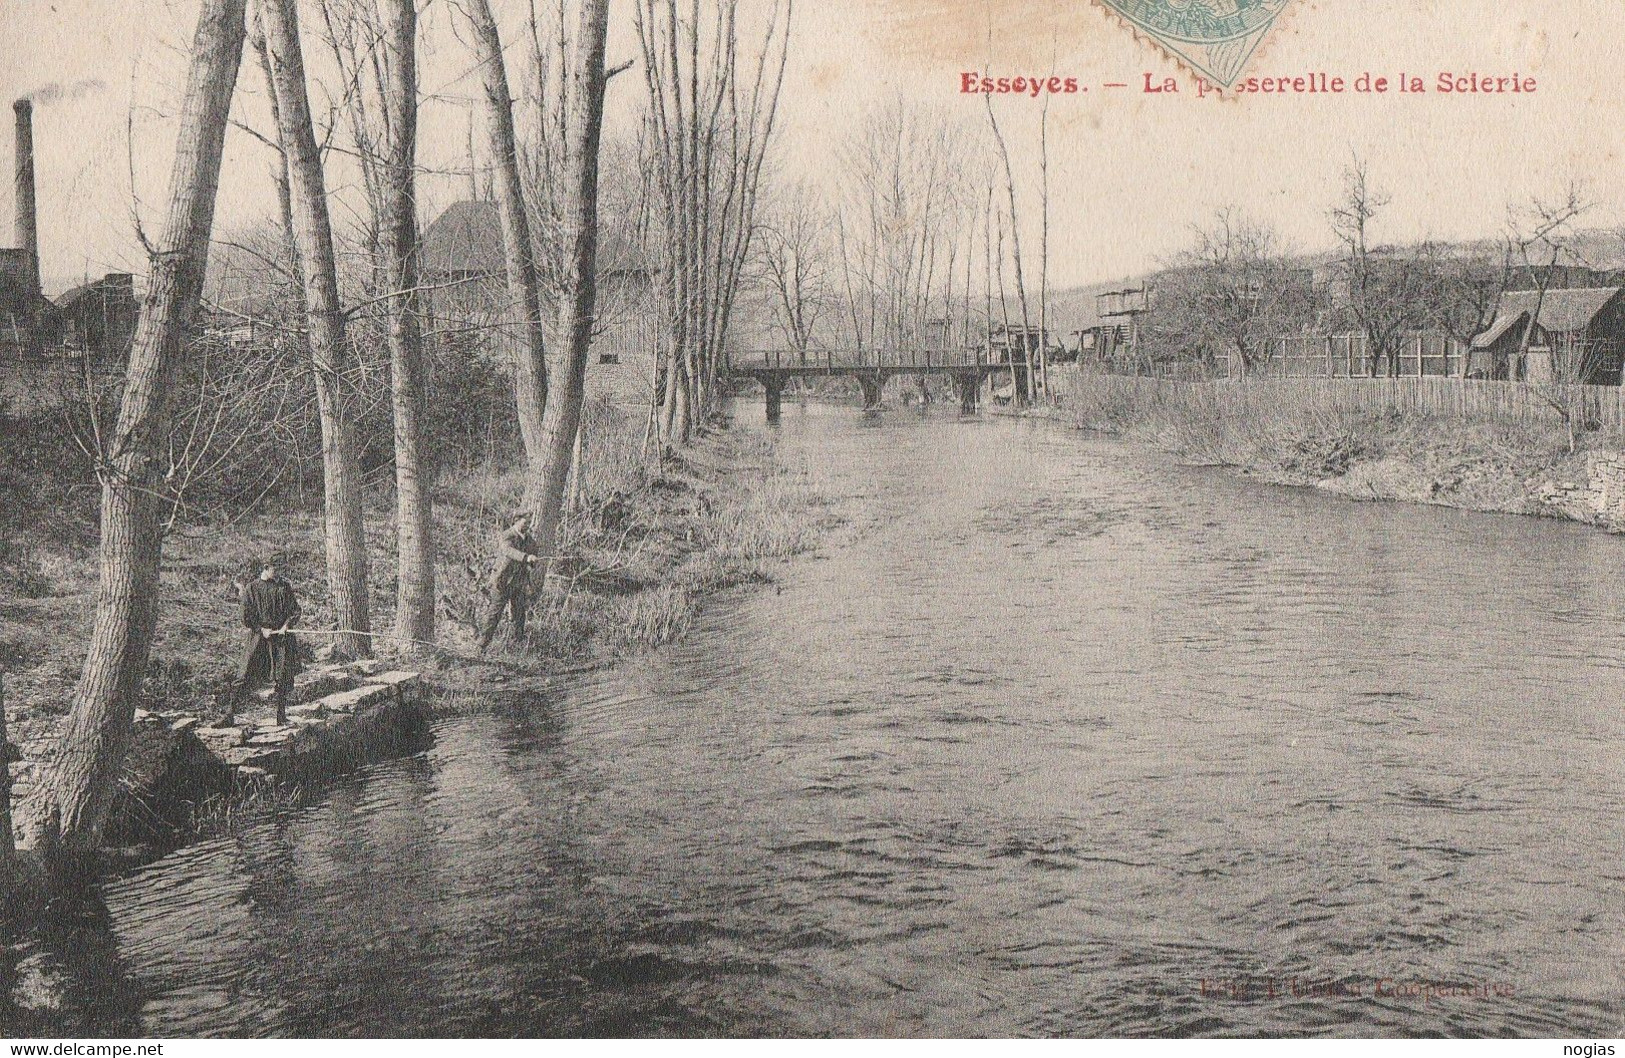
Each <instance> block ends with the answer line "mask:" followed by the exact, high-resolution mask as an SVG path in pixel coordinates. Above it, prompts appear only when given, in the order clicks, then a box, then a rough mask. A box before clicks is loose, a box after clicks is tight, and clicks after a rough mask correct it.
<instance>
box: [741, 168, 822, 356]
mask: <svg viewBox="0 0 1625 1058" xmlns="http://www.w3.org/2000/svg"><path fill="white" fill-rule="evenodd" d="M829 229H830V219H829V215H828V213H827V211H826V210H825V208H824V205H823V203H822V202H821V201H820V200H819V198H818V196H817V193H816V192H815V191H814V190H813V189H812V188H810V187H808V186H807V185H806V184H804V183H797V184H793V185H792V186H790V187H789V188H787V189H785V190H784V191H783V193H782V195H781V196H780V197H779V198H778V199H777V200H776V201H774V202H773V203H772V204H771V205H770V206H769V207H768V209H767V216H766V218H765V219H764V220H763V222H762V224H761V225H760V228H759V230H758V232H757V239H756V246H757V253H756V260H757V266H758V273H759V275H758V279H759V281H760V283H761V284H762V285H763V286H765V287H766V288H767V291H768V296H769V306H770V309H769V311H770V314H771V318H772V321H773V326H774V328H775V329H776V330H778V332H779V333H780V334H781V335H783V337H784V340H785V342H786V343H787V344H788V345H789V346H790V348H791V349H792V350H794V351H795V353H796V357H797V359H798V360H799V361H800V362H801V364H802V365H803V366H805V365H806V363H807V350H808V349H809V348H810V347H811V346H812V344H813V334H814V332H815V330H816V329H817V327H818V321H819V318H820V317H822V316H823V315H824V313H825V311H826V310H827V309H828V307H829V300H830V293H829V290H828V289H827V284H828V278H829V274H828V269H829V259H828V257H829V246H828V240H829V234H830V230H829Z"/></svg>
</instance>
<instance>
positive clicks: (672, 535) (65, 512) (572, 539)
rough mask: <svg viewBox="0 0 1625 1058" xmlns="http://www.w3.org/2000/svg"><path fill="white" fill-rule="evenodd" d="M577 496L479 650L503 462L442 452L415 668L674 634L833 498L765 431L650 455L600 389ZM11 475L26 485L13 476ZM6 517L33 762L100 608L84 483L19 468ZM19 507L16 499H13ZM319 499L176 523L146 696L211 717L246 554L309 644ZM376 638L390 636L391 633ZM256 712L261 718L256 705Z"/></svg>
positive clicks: (470, 694)
mask: <svg viewBox="0 0 1625 1058" xmlns="http://www.w3.org/2000/svg"><path fill="white" fill-rule="evenodd" d="M587 436H588V438H589V441H588V444H587V448H586V452H585V456H584V461H583V462H584V467H585V469H584V473H583V478H582V482H581V486H580V490H579V503H578V505H577V507H576V509H575V511H574V512H573V513H572V515H571V516H570V517H569V518H568V520H567V522H566V525H565V529H564V539H563V542H562V547H561V551H562V553H564V554H565V555H566V556H567V557H566V558H565V559H564V560H563V561H562V562H561V563H560V565H559V574H560V576H559V577H558V578H557V579H556V580H555V582H554V586H555V587H556V588H557V589H558V590H556V591H555V592H553V593H551V594H549V595H547V596H544V597H543V598H542V599H541V600H539V601H538V603H537V604H536V606H535V607H534V608H533V610H532V615H531V620H530V622H529V629H528V633H527V635H526V636H525V637H524V638H523V639H516V638H515V637H514V636H513V635H512V634H511V632H510V631H509V630H508V629H507V628H506V627H505V629H504V631H503V632H502V633H500V634H499V636H498V638H497V641H496V643H495V644H494V645H493V647H492V650H491V651H490V652H489V654H488V655H487V656H486V658H485V659H482V660H477V659H475V658H474V657H473V653H474V636H473V628H472V623H473V621H474V620H475V619H476V616H477V615H478V614H479V613H480V611H481V610H482V609H483V607H484V605H485V598H484V595H483V588H484V585H485V582H486V578H487V577H488V575H489V572H490V569H491V566H492V563H493V545H494V539H495V535H496V531H497V529H498V527H499V526H500V524H501V522H502V521H503V516H504V515H505V514H506V513H507V512H508V511H511V510H512V509H513V507H514V506H515V504H516V502H517V500H518V497H519V495H520V480H519V473H518V469H517V466H518V464H517V460H511V461H508V462H504V463H502V464H500V465H492V464H490V463H482V464H477V465H471V466H463V467H457V468H447V469H445V470H444V471H443V472H442V474H441V475H440V479H439V482H438V484H437V487H436V495H435V507H436V509H435V522H436V531H437V535H438V542H439V545H440V562H439V567H438V580H439V584H438V590H439V597H440V605H439V611H440V620H439V629H440V631H439V634H438V637H437V642H436V644H435V645H434V647H433V649H429V650H422V649H421V648H420V650H419V657H418V658H416V659H415V660H414V665H413V667H415V668H424V669H426V670H428V671H429V672H431V673H432V676H431V683H432V684H433V685H436V686H438V687H439V688H440V689H441V690H442V691H444V692H446V693H445V700H446V701H447V702H449V703H453V704H454V705H455V703H465V704H466V703H468V702H470V701H472V700H476V699H477V698H478V697H479V695H480V694H481V693H482V692H483V691H484V690H487V689H491V688H495V687H498V686H505V687H508V688H512V687H514V686H516V680H517V681H520V684H522V682H523V681H524V680H526V679H527V678H530V677H537V678H540V677H545V676H546V674H548V673H550V672H556V671H558V670H560V669H564V668H578V667H582V666H588V665H596V664H602V663H606V662H610V661H613V660H614V659H616V658H618V657H622V656H624V655H626V654H628V653H631V652H635V651H640V650H646V649H649V648H651V647H655V646H659V645H660V644H662V643H666V642H670V641H672V640H674V639H677V638H680V637H681V636H682V635H683V634H684V633H685V632H686V630H687V628H688V626H689V622H690V620H691V619H692V617H693V615H694V614H695V612H696V610H697V609H698V607H699V606H700V605H701V604H702V602H703V601H704V599H705V598H706V597H707V596H709V595H711V594H714V593H715V592H718V591H720V590H723V589H725V588H728V587H731V586H735V585H740V584H748V583H752V582H760V581H764V580H767V579H770V578H771V576H772V569H773V567H774V565H776V564H777V563H779V562H780V561H782V560H783V559H785V558H787V557H788V556H790V555H793V554H795V553H797V552H799V551H801V550H803V549H805V548H806V547H807V546H809V544H810V543H811V542H812V540H813V539H814V537H815V536H816V534H817V533H818V532H819V530H820V528H821V527H822V526H824V525H826V524H828V523H829V521H830V520H831V515H830V514H829V513H828V511H827V510H826V508H825V507H824V506H823V505H822V503H821V501H820V500H819V498H818V497H817V496H816V495H814V494H813V493H812V492H811V491H810V490H809V488H808V487H807V485H806V483H805V482H804V481H803V480H802V478H801V477H800V476H799V475H796V474H792V473H790V472H788V471H786V470H785V469H784V468H783V467H782V466H780V465H779V464H778V463H777V461H776V460H775V457H774V453H773V450H772V447H771V442H770V441H769V440H768V439H766V438H764V437H762V436H760V435H757V434H751V433H747V432H745V431H732V430H728V429H721V430H718V431H715V432H713V433H711V434H710V435H709V436H706V437H704V438H702V439H701V440H700V441H698V442H697V443H696V444H694V445H693V446H692V447H691V448H689V449H687V450H685V451H684V452H683V453H681V454H680V455H679V456H677V457H676V458H674V459H668V460H667V461H666V462H665V464H664V465H663V466H658V465H656V464H655V463H654V462H652V461H651V460H648V459H645V458H644V455H643V450H642V448H643V446H642V439H643V420H642V417H641V416H639V415H636V414H634V413H632V412H627V411H624V410H621V409H618V408H617V407H615V406H613V405H610V404H607V403H600V404H597V405H594V406H593V407H592V408H591V409H590V415H589V420H588V432H587ZM11 486H15V487H16V489H18V490H20V489H21V488H22V487H23V486H22V484H21V483H15V482H14V483H11V485H8V486H7V487H8V488H10V487H11ZM27 488H28V489H29V491H28V493H27V494H26V495H21V496H19V494H18V493H16V492H14V493H13V495H12V499H13V500H16V501H17V502H16V503H14V504H13V505H12V507H11V509H12V511H13V512H14V513H15V512H17V511H19V510H24V509H26V511H27V512H28V516H27V517H26V518H25V517H20V516H19V517H13V518H11V519H9V520H7V521H4V522H0V670H3V671H5V673H6V676H5V691H6V708H7V713H8V715H9V717H10V722H11V737H12V739H13V741H15V742H17V743H19V744H20V745H21V746H22V747H23V749H24V753H25V755H26V756H27V758H29V760H28V762H27V763H26V764H25V765H23V767H24V768H25V769H27V768H31V767H32V766H33V765H35V764H37V763H38V762H39V761H40V760H42V759H44V758H46V757H47V756H48V754H49V751H50V748H51V746H52V744H53V742H54V739H55V733H56V730H57V727H58V724H59V722H60V720H61V718H62V717H63V716H64V715H65V713H66V711H67V708H68V706H69V704H70V702H71V699H72V694H73V690H74V686H75V683H76V682H77V679H78V676H79V670H80V667H81V665H82V663H83V660H84V652H85V645H86V641H87V639H88V635H89V626H90V621H91V618H92V615H93V611H94V605H95V594H96V582H97V556H96V549H95V491H94V489H93V488H85V487H84V483H83V482H73V481H68V482H62V481H53V480H52V479H51V476H50V475H47V476H46V477H45V478H43V479H41V478H31V479H30V482H29V483H28V484H27ZM24 504H26V505H27V506H26V507H24V506H23V505H24ZM367 525H368V536H369V545H370V546H369V557H370V559H371V590H372V602H373V628H374V629H377V630H381V631H384V632H387V631H388V630H389V629H390V628H391V627H392V620H393V614H392V607H393V602H394V592H395V584H394V570H395V540H394V527H393V499H392V496H391V495H390V493H389V490H388V482H387V479H386V480H385V481H384V482H382V483H381V484H380V485H379V486H378V487H376V488H375V489H374V491H373V494H372V495H371V497H370V511H369V516H368V519H367ZM321 534H322V522H321V515H320V512H319V511H317V510H310V509H299V508H296V507H291V506H284V505H281V504H277V503H271V504H268V505H267V506H266V507H265V509H263V510H261V511H259V512H258V513H256V514H254V515H252V516H247V517H243V518H240V519H239V520H236V521H230V520H223V521H218V522H214V523H209V524H182V525H179V526H177V527H176V528H175V529H174V531H172V533H171V534H170V536H169V538H168V540H167V542H166V545H165V554H164V568H163V576H162V586H163V597H162V600H161V604H160V612H159V628H158V634H157V638H156V641H155V643H154V645H153V650H152V663H151V665H150V668H149V675H148V679H147V685H146V688H145V691H144V695H143V698H144V700H143V702H142V703H141V705H142V706H143V707H144V708H147V709H150V710H154V711H157V710H163V709H171V710H173V709H180V710H185V711H189V712H193V713H195V714H197V715H199V716H201V717H209V716H212V715H213V713H214V711H215V710H216V708H217V704H218V700H219V697H220V695H221V693H222V692H223V690H224V689H225V688H226V686H227V685H228V681H229V679H230V676H231V674H232V671H233V668H234V666H235V664H236V661H237V658H238V652H239V650H240V642H241V640H240V634H241V630H240V628H239V627H238V622H237V605H238V603H237V587H236V584H237V582H239V581H241V580H243V579H245V578H246V577H249V576H251V575H252V568H251V567H252V565H253V563H254V560H255V558H256V557H257V556H260V555H264V554H266V553H270V552H275V553H278V554H280V555H281V556H282V557H283V568H284V575H285V576H287V577H288V578H289V579H290V580H291V581H292V582H293V583H294V586H295V589H296V590H297V591H298V592H299V594H300V597H301V600H302V602H303V605H304V609H305V618H304V620H303V621H302V622H301V623H302V624H303V625H304V626H305V627H306V628H308V629H311V630H312V634H310V635H308V636H307V637H306V639H305V643H306V644H307V645H308V646H310V647H315V648H319V647H321V646H322V645H323V643H324V642H325V640H324V639H323V638H322V637H320V635H319V634H316V632H317V630H320V629H322V628H329V629H330V628H332V627H333V625H332V614H331V610H330V607H329V605H328V598H327V590H326V579H325V572H324V569H325V566H324V560H323V554H322V535H321ZM375 642H376V643H377V648H378V651H379V652H380V653H381V654H390V653H394V652H396V645H395V644H392V643H391V642H390V641H389V640H388V639H387V638H380V639H378V640H376V641H375ZM248 715H249V717H250V718H251V719H256V718H257V717H256V716H255V714H254V713H253V711H252V710H251V711H250V713H249V714H248Z"/></svg>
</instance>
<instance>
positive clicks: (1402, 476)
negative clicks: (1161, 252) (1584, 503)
mask: <svg viewBox="0 0 1625 1058" xmlns="http://www.w3.org/2000/svg"><path fill="white" fill-rule="evenodd" d="M1069 374H1070V372H1069ZM1337 385H1338V380H1328V382H1326V383H1324V384H1322V385H1320V386H1303V387H1295V386H1271V385H1269V384H1258V383H1246V382H1242V383H1236V382H1217V383H1215V382H1208V383H1183V382H1158V381H1155V380H1151V379H1138V378H1125V377H1120V376H1112V375H1102V374H1091V373H1083V374H1075V375H1072V377H1070V378H1069V379H1068V385H1067V386H1066V391H1065V396H1064V398H1063V400H1062V405H1061V415H1062V416H1063V417H1065V418H1067V419H1069V420H1070V421H1071V422H1072V423H1074V424H1075V425H1077V426H1078V427H1080V428H1084V429H1094V430H1105V431H1110V432H1114V433H1118V434H1122V435H1124V436H1126V437H1129V438H1132V439H1135V440H1139V441H1142V442H1146V443H1149V444H1151V445H1154V446H1156V447H1158V448H1161V449H1163V450H1165V451H1169V452H1172V453H1175V454H1176V455H1178V456H1179V457H1180V458H1181V459H1183V460H1186V461H1188V462H1191V463H1197V464H1204V465H1218V466H1229V467H1235V468H1238V469H1239V470H1241V471H1242V472H1244V473H1248V474H1252V475H1256V476H1258V477H1260V478H1263V479H1264V480H1267V481H1271V482H1277V483H1281V484H1293V485H1312V486H1314V487H1317V488H1321V489H1325V490H1327V491H1329V492H1334V493H1338V494H1341V495H1346V496H1349V497H1352V498H1357V499H1368V500H1370V499H1382V500H1406V501H1414V502H1422V503H1434V504H1440V505H1444V506H1452V507H1460V508H1464V509H1468V510H1478V511H1495V512H1505V513H1513V514H1529V515H1541V516H1549V517H1573V518H1577V519H1580V520H1592V519H1590V518H1587V517H1586V516H1585V514H1584V512H1581V511H1577V510H1575V509H1574V508H1573V507H1570V506H1564V505H1560V504H1554V503H1553V502H1551V498H1550V492H1551V486H1552V483H1554V482H1564V481H1576V480H1578V481H1584V480H1585V477H1586V473H1587V459H1586V456H1587V452H1588V451H1616V450H1617V448H1618V443H1617V442H1618V439H1617V438H1615V437H1611V436H1608V435H1604V434H1600V433H1589V434H1587V433H1581V434H1579V435H1578V437H1577V439H1576V440H1577V443H1576V444H1575V445H1574V446H1573V449H1572V450H1571V439H1570V436H1569V432H1568V430H1567V428H1566V427H1565V425H1564V424H1563V422H1562V421H1561V419H1560V418H1559V417H1558V416H1557V415H1556V414H1555V412H1554V413H1553V414H1552V415H1551V416H1550V417H1548V418H1543V417H1540V416H1519V417H1508V416H1495V415H1488V414H1482V415H1480V414H1472V413H1467V414H1463V413H1461V412H1459V411H1442V410H1428V409H1426V408H1419V407H1415V406H1412V404H1411V403H1409V402H1407V401H1405V400H1393V401H1388V400H1384V399H1381V398H1380V397H1378V398H1374V399H1367V398H1364V397H1362V398H1361V399H1360V400H1349V399H1348V393H1349V392H1352V389H1351V390H1349V391H1346V392H1340V391H1338V390H1337V389H1335V388H1334V387H1336V386H1337Z"/></svg>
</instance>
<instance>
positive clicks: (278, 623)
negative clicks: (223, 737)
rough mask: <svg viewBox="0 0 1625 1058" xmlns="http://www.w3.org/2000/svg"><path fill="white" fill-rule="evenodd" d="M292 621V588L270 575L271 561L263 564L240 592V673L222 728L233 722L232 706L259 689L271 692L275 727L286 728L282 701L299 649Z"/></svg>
mask: <svg viewBox="0 0 1625 1058" xmlns="http://www.w3.org/2000/svg"><path fill="white" fill-rule="evenodd" d="M297 620H299V600H298V599H297V598H296V597H295V596H294V594H293V586H292V585H290V584H289V583H288V582H287V581H285V580H283V579H282V578H280V577H278V576H277V575H276V560H275V559H266V560H265V561H264V562H262V563H260V576H259V579H258V580H255V581H250V582H249V584H248V586H247V587H245V588H244V589H243V627H244V628H246V629H248V637H247V640H246V642H245V643H244V644H243V664H242V668H241V669H240V670H239V672H238V674H237V679H236V681H235V682H234V683H233V685H232V689H231V696H230V698H229V699H228V702H227V705H226V717H225V721H224V722H225V723H226V724H230V723H232V722H233V721H234V720H235V719H236V716H237V708H238V706H240V705H241V704H242V703H243V701H244V700H245V699H247V698H248V696H249V694H250V693H252V692H253V690H254V688H255V686H256V685H258V684H261V683H269V684H271V686H272V687H273V688H274V689H275V698H276V722H277V723H278V724H286V723H287V722H288V699H289V698H290V697H292V696H293V678H294V676H296V675H298V672H299V647H298V644H297V643H296V642H295V641H294V638H293V631H292V629H293V625H294V622H295V621H297Z"/></svg>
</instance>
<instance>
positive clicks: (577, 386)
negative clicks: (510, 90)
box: [527, 0, 609, 555]
mask: <svg viewBox="0 0 1625 1058" xmlns="http://www.w3.org/2000/svg"><path fill="white" fill-rule="evenodd" d="M608 27H609V0H581V14H580V27H579V30H578V33H577V36H576V41H575V45H576V49H577V54H576V55H575V62H574V63H572V72H571V84H570V91H569V93H568V96H567V101H566V105H565V108H564V109H565V123H564V137H563V139H564V143H565V145H566V147H567V149H568V159H569V160H568V161H567V163H566V164H565V167H564V169H565V183H564V186H563V188H562V193H561V195H560V204H561V209H560V221H561V222H562V225H563V228H564V232H565V236H566V237H565V240H564V242H565V249H566V251H567V252H566V255H565V263H564V275H563V280H562V283H561V286H562V291H561V294H562V296H561V298H560V302H559V323H558V331H557V337H558V339H559V341H560V342H562V343H563V349H562V350H561V351H560V355H559V358H558V360H557V361H556V373H555V376H554V385H553V392H552V394H551V396H550V398H549V400H548V404H547V412H546V415H545V416H544V418H543V420H542V438H543V443H544V446H545V453H546V454H545V461H544V463H543V465H542V473H541V475H540V480H539V481H538V482H535V483H534V485H533V487H535V486H539V489H540V491H539V493H538V494H536V495H534V496H527V501H528V502H527V507H528V508H529V509H532V510H535V511H536V512H537V518H536V544H537V547H538V548H539V549H540V551H541V553H542V554H544V555H551V554H553V553H554V551H555V550H556V545H557V542H558V531H559V521H560V519H561V518H562V516H563V513H564V491H565V483H566V480H567V479H568V477H569V475H570V468H571V466H572V465H573V463H574V461H575V452H576V450H577V445H578V441H579V439H580V433H579V431H580V428H581V403H582V399H583V397H584V396H585V395H586V372H587V351H588V347H589V346H590V345H591V343H592V328H593V318H594V311H595V306H596V300H597V289H598V283H597V277H598V273H597V261H598V148H599V143H600V140H601V138H602V133H603V125H604V84H605V81H606V80H607V77H606V74H605V71H604V42H605V37H606V35H607V33H608Z"/></svg>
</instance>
